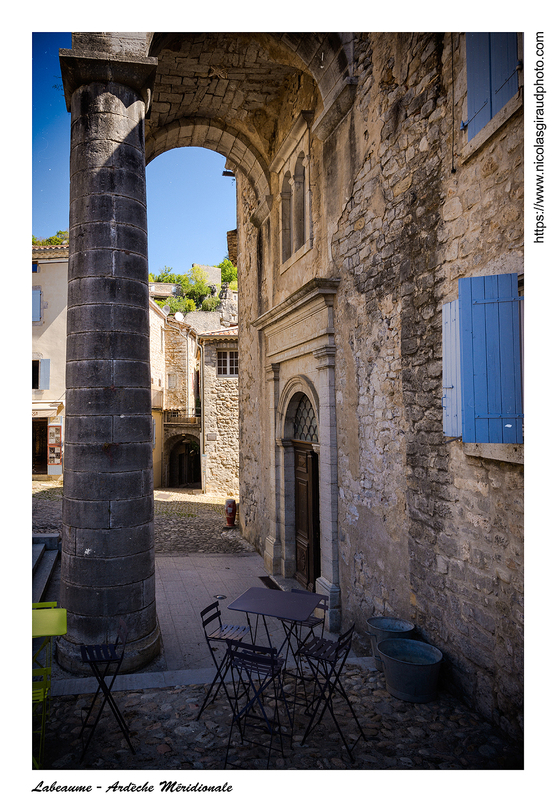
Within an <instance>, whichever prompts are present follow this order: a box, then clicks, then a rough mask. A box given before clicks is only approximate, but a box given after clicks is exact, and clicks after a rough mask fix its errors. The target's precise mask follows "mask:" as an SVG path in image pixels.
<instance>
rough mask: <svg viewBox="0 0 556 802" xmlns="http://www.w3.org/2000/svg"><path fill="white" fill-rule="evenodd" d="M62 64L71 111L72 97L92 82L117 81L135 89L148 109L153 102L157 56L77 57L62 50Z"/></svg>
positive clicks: (87, 55)
mask: <svg viewBox="0 0 556 802" xmlns="http://www.w3.org/2000/svg"><path fill="white" fill-rule="evenodd" d="M60 65H61V67H62V80H63V83H64V95H65V98H66V108H67V110H68V111H71V98H72V95H73V93H74V92H75V91H76V90H77V89H79V87H80V86H84V85H86V84H91V83H95V82H98V83H110V82H113V83H118V84H122V85H123V86H127V87H129V88H130V89H133V90H135V91H136V92H137V93H138V94H140V95H141V96H142V97H143V100H144V101H145V108H146V110H147V111H148V109H149V107H150V103H151V98H152V92H153V86H154V79H155V75H156V68H157V66H158V59H156V58H146V57H145V58H141V57H139V56H135V57H134V58H133V59H131V60H130V59H126V58H120V57H118V56H114V55H110V56H109V57H108V58H107V57H105V56H98V55H96V54H95V53H81V54H80V55H78V56H76V55H74V54H73V51H72V50H60Z"/></svg>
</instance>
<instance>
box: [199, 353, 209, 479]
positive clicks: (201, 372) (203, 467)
mask: <svg viewBox="0 0 556 802" xmlns="http://www.w3.org/2000/svg"><path fill="white" fill-rule="evenodd" d="M198 346H199V350H200V352H201V358H200V359H199V363H200V370H199V385H200V386H199V397H200V401H201V491H202V492H203V493H206V484H207V483H206V476H205V471H206V454H205V348H204V345H203V343H202V342H201V341H200V340H198Z"/></svg>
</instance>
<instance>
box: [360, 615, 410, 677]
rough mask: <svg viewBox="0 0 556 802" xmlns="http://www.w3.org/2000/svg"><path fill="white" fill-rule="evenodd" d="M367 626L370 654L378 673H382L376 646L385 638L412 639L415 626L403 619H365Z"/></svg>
mask: <svg viewBox="0 0 556 802" xmlns="http://www.w3.org/2000/svg"><path fill="white" fill-rule="evenodd" d="M367 626H368V627H369V630H368V631H369V638H370V640H371V653H372V656H373V657H374V659H375V666H376V667H377V668H378V670H379V671H384V669H383V667H382V660H381V658H380V654H379V653H378V650H377V646H378V644H379V643H381V642H382V641H383V640H386V639H387V638H412V637H413V635H414V632H415V626H414V625H413V624H412V623H411V622H410V621H404V620H403V618H385V617H382V618H367Z"/></svg>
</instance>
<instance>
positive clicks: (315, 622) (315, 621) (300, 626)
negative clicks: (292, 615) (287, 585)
mask: <svg viewBox="0 0 556 802" xmlns="http://www.w3.org/2000/svg"><path fill="white" fill-rule="evenodd" d="M291 592H292V593H304V594H306V595H307V594H309V595H310V594H311V591H310V590H301V589H299V588H292V589H291ZM327 612H328V599H327V598H326V599H321V600H320V601H319V603H318V604H317V606H316V607H315V614H314V615H312V616H310V617H309V618H308V619H307V620H306V621H295V622H293V623H294V628H293V634H294V636H295V639H296V642H297V649H296V651H299V649H300V648H301V647H302V646H304V645H305V643H306V642H307V641H308V640H309V638H310V637H311V635H313V636H314V633H315V630H318V629H319V627H320V637H321V638H322V637H324V625H325V623H326V613H327Z"/></svg>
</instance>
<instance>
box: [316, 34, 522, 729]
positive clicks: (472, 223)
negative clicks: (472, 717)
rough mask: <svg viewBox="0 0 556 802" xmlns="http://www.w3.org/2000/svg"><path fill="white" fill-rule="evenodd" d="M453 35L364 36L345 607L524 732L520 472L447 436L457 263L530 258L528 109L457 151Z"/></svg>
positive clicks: (343, 471)
mask: <svg viewBox="0 0 556 802" xmlns="http://www.w3.org/2000/svg"><path fill="white" fill-rule="evenodd" d="M456 40H457V41H455V42H454V52H455V63H454V69H455V74H456V75H458V76H460V83H461V72H462V69H463V67H464V65H463V60H462V48H463V39H461V40H460V38H459V37H456ZM451 45H452V41H451V37H450V36H449V35H446V36H443V35H439V34H429V35H416V34H413V35H412V34H398V35H392V36H389V37H384V36H382V37H381V36H380V35H370V36H369V37H368V38H367V39H365V38H361V39H360V40H359V41H358V42H357V45H356V57H357V58H358V63H359V75H360V78H361V79H363V80H361V93H360V94H359V95H358V98H357V101H356V106H355V109H354V114H353V119H352V121H350V122H351V124H352V125H353V127H354V129H355V134H354V137H355V140H356V141H357V145H356V146H355V149H356V150H357V149H360V153H361V158H360V159H359V160H358V161H359V165H358V169H357V170H356V171H355V174H354V182H353V192H352V194H351V197H350V198H349V200H348V202H347V203H346V206H345V209H344V212H343V214H342V216H341V218H340V221H339V225H338V230H337V232H336V234H335V236H334V238H333V254H334V258H335V261H336V264H337V266H338V269H339V272H340V273H341V275H342V279H343V280H342V285H341V290H340V293H339V297H338V325H337V346H338V349H339V353H338V360H337V386H338V395H337V403H338V407H339V408H341V409H342V414H341V415H339V416H338V420H339V422H340V423H339V432H338V437H339V444H340V447H339V470H340V522H339V523H340V540H341V546H340V548H341V571H342V582H341V585H342V593H343V605H344V607H343V609H344V614H345V619H346V623H348V622H349V620H353V619H355V620H356V621H357V624H358V629H359V631H360V632H363V631H364V629H365V619H366V618H367V617H370V616H373V615H383V614H386V615H397V616H401V617H406V618H410V619H412V620H414V621H415V622H416V623H417V624H418V626H419V629H420V633H421V634H422V635H423V636H424V637H425V638H426V639H428V640H429V641H430V642H432V643H434V644H435V645H437V646H438V647H439V648H441V649H442V650H443V651H444V653H445V655H446V657H447V660H448V665H449V667H450V670H449V672H448V675H449V679H450V681H453V682H454V683H455V685H456V686H457V687H458V688H459V690H463V692H464V694H465V696H466V698H467V699H468V700H469V701H470V702H471V703H472V704H474V705H475V706H476V707H478V708H479V709H480V710H481V711H482V712H483V713H485V714H487V715H488V716H490V717H491V718H493V719H494V720H496V721H497V723H500V724H502V725H503V726H504V727H505V728H506V729H508V730H509V731H514V732H515V731H516V730H517V729H519V720H518V719H519V709H520V703H521V693H520V691H519V687H520V684H521V676H522V662H521V660H522V645H521V644H522V613H523V610H522V597H521V593H522V578H521V571H522V534H523V533H522V509H521V499H522V491H523V472H522V468H521V466H519V465H516V464H509V463H506V462H502V461H499V460H491V459H475V458H471V457H469V456H467V455H466V454H465V450H466V449H465V447H464V446H462V444H461V443H447V442H446V438H445V437H444V436H443V433H442V410H441V404H440V399H441V396H442V389H441V375H442V365H441V354H442V332H441V307H442V304H443V303H444V302H446V301H447V300H451V299H452V298H454V297H457V278H458V277H459V276H462V275H480V274H484V273H487V272H488V273H493V272H510V271H511V270H512V269H517V268H519V267H520V266H521V265H522V234H523V232H522V227H521V204H522V198H523V176H522V151H521V147H520V146H521V144H522V139H521V134H520V129H519V125H520V119H519V116H518V117H517V118H515V119H512V120H510V121H509V123H507V125H506V126H505V127H504V129H503V130H502V131H501V132H499V133H498V134H497V135H495V137H494V138H493V139H492V140H491V141H490V142H489V143H487V144H486V145H485V146H484V147H483V148H482V149H481V150H480V151H479V152H478V153H476V154H474V155H473V156H472V157H471V158H469V159H468V160H467V161H466V162H463V161H462V159H461V158H459V153H460V151H462V150H463V148H464V143H463V142H462V141H461V139H462V135H460V134H458V133H455V132H454V130H453V122H452V108H451V102H452V94H451V91H452V87H451V85H450V76H451V67H452V64H451V57H452V56H451V53H452V50H451ZM371 78H372V80H371ZM454 94H456V93H454ZM456 102H458V101H456ZM462 102H463V101H462V98H461V97H460V99H459V105H458V107H457V112H460V113H461V106H462ZM461 118H463V117H461ZM461 118H460V116H459V114H458V113H456V115H455V119H456V120H458V119H461ZM346 125H347V123H346ZM453 137H454V138H455V145H454V153H455V161H454V160H453V151H452V143H453V142H454V139H453ZM337 139H338V142H339V141H340V139H341V133H338V134H337ZM332 146H333V143H330V142H329V143H328V147H332ZM453 164H454V165H455V172H452V165H453ZM354 390H355V392H354Z"/></svg>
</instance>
